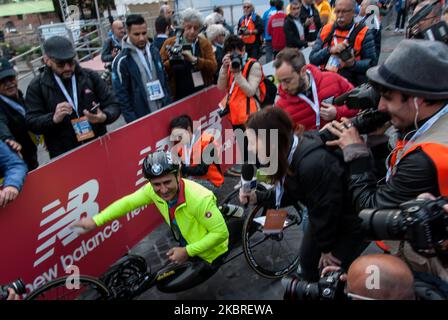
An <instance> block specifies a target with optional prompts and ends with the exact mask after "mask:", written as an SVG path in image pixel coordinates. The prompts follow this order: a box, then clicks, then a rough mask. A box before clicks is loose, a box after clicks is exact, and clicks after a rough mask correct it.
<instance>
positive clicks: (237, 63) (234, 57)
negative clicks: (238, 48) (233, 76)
mask: <svg viewBox="0 0 448 320" xmlns="http://www.w3.org/2000/svg"><path fill="white" fill-rule="evenodd" d="M230 60H231V61H232V62H231V63H230V66H231V68H232V69H241V66H242V65H243V57H242V56H241V55H240V54H239V53H236V52H234V53H232V54H231V55H230Z"/></svg>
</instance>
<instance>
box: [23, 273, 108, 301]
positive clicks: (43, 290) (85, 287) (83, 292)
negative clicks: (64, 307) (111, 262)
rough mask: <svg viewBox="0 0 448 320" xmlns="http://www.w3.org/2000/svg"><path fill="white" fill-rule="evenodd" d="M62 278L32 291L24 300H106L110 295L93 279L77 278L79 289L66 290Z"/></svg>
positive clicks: (87, 277) (64, 279)
mask: <svg viewBox="0 0 448 320" xmlns="http://www.w3.org/2000/svg"><path fill="white" fill-rule="evenodd" d="M69 277H71V278H72V276H64V277H60V278H57V279H55V280H53V281H50V282H48V283H47V284H45V285H44V286H42V287H40V288H38V289H36V290H34V291H33V292H31V293H30V295H29V296H27V298H26V300H106V299H107V298H108V297H109V296H110V294H109V290H108V289H107V287H106V286H105V285H104V284H103V283H102V282H101V281H99V280H98V279H97V278H95V277H90V276H79V284H80V285H79V288H77V289H76V288H74V289H69V288H67V279H68V278H69Z"/></svg>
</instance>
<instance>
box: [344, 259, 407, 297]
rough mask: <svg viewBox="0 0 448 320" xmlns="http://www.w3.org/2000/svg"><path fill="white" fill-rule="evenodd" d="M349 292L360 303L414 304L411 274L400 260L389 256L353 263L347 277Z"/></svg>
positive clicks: (358, 260)
mask: <svg viewBox="0 0 448 320" xmlns="http://www.w3.org/2000/svg"><path fill="white" fill-rule="evenodd" d="M347 291H348V292H347V294H348V295H349V296H351V297H352V298H353V299H360V300H366V299H374V300H415V293H414V277H413V275H412V272H411V270H410V269H409V267H408V266H407V265H406V263H404V262H403V261H402V260H400V259H399V258H397V257H394V256H391V255H386V254H371V255H366V256H361V257H359V258H357V259H356V260H355V261H353V263H352V264H351V266H350V268H349V269H348V273H347Z"/></svg>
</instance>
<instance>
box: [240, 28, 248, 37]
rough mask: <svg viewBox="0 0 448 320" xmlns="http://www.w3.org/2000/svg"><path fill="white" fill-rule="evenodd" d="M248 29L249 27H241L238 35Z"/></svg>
mask: <svg viewBox="0 0 448 320" xmlns="http://www.w3.org/2000/svg"><path fill="white" fill-rule="evenodd" d="M246 31H247V27H244V26H243V27H241V28H240V29H239V30H238V35H240V36H241V35H244V33H245V32H246Z"/></svg>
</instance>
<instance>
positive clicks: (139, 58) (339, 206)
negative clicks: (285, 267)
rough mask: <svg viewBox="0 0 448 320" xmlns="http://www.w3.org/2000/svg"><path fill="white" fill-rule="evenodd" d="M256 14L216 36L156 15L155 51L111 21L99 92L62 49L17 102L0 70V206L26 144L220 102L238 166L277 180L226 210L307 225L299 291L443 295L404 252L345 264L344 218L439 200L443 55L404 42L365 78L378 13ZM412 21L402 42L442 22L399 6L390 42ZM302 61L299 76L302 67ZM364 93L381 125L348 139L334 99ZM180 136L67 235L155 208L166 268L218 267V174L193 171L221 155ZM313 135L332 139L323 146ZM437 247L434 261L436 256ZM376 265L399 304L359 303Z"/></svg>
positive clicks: (446, 99) (89, 135)
mask: <svg viewBox="0 0 448 320" xmlns="http://www.w3.org/2000/svg"><path fill="white" fill-rule="evenodd" d="M269 4H270V8H269V9H268V10H267V11H266V12H265V13H264V14H262V15H260V14H258V13H257V12H256V7H255V6H254V4H253V3H252V2H251V1H250V0H244V1H243V3H242V10H243V12H242V16H241V18H240V19H238V21H237V24H236V25H235V27H234V28H232V27H231V26H229V25H228V24H227V22H226V21H225V19H224V13H223V11H222V8H216V9H215V10H214V12H213V13H212V14H210V15H208V16H207V17H206V18H205V19H203V17H202V15H201V13H200V12H199V11H198V10H196V9H193V8H188V9H186V10H184V11H182V12H180V13H179V16H180V20H179V24H178V25H176V26H174V25H173V23H174V22H173V14H175V13H174V12H173V10H172V9H171V8H170V7H169V6H167V5H163V6H162V7H161V9H160V16H159V17H158V18H157V19H156V20H155V30H156V35H155V37H154V39H152V38H150V37H149V36H148V25H147V22H146V21H145V19H144V18H143V17H142V16H140V15H135V14H131V15H129V16H127V17H126V19H125V21H124V22H123V21H120V20H116V21H114V22H113V23H112V25H111V28H112V34H111V36H110V38H109V39H107V41H106V42H105V43H104V47H103V52H102V55H101V58H102V60H103V61H104V62H105V63H110V64H111V68H112V88H110V87H109V86H108V85H107V84H106V83H105V82H104V81H103V80H102V79H101V77H100V76H99V75H98V74H97V73H96V72H94V71H91V70H88V69H85V68H82V67H81V66H80V65H79V63H78V62H77V61H76V52H75V50H74V46H73V44H72V43H71V42H70V41H69V40H68V39H66V38H64V37H58V36H55V37H52V38H50V39H47V40H46V41H45V43H44V45H43V49H44V62H45V70H44V71H43V72H42V74H40V75H39V76H38V77H36V78H35V79H34V80H33V81H32V82H31V84H30V85H29V87H28V89H27V92H26V96H25V97H24V95H23V93H22V92H21V91H20V90H19V89H18V86H17V74H16V72H15V71H14V68H13V67H12V65H11V64H10V63H9V62H8V60H6V59H1V60H0V139H1V140H2V141H1V142H0V167H1V170H2V172H3V175H4V181H3V189H2V191H1V192H0V205H3V206H5V205H6V204H7V203H8V202H11V201H13V200H14V199H15V198H17V196H18V194H19V192H20V190H21V188H22V185H23V182H24V179H25V176H26V173H27V171H31V170H33V169H35V168H37V167H38V165H39V164H38V161H37V154H36V152H37V149H36V143H37V141H38V140H39V139H40V138H41V137H43V139H44V141H45V145H46V148H47V150H48V152H49V155H50V157H51V158H55V157H58V156H60V155H62V154H64V153H65V152H67V151H69V150H72V149H74V148H76V147H78V146H80V145H82V144H84V143H86V142H89V141H92V140H93V139H95V138H97V137H99V136H101V135H104V134H105V133H106V125H108V124H110V123H112V122H114V121H115V120H117V118H118V117H119V116H120V114H121V115H122V116H123V117H124V119H125V121H126V122H127V123H130V122H133V121H135V120H137V119H139V118H141V117H143V116H146V115H148V114H150V113H152V112H154V111H156V110H159V109H161V108H164V107H165V106H167V105H168V104H170V103H171V102H173V101H177V100H179V99H182V98H185V97H187V96H189V95H191V94H193V93H195V92H198V91H200V90H202V89H204V88H206V87H209V86H211V85H213V84H216V85H217V87H218V89H220V90H221V92H222V93H223V96H224V98H223V100H222V101H221V103H220V107H221V110H220V115H221V116H222V117H228V119H229V121H230V123H231V125H232V128H233V130H234V131H235V133H237V132H245V139H243V140H238V146H239V148H240V151H241V154H242V157H243V160H244V161H246V162H247V161H248V159H249V158H250V155H255V156H256V163H254V165H256V166H257V167H263V165H264V164H266V163H268V162H269V161H271V159H269V158H267V155H268V154H278V158H277V159H275V161H276V162H277V164H278V169H277V171H276V172H275V173H274V174H271V175H268V176H267V179H268V180H269V182H270V183H271V184H272V185H274V186H275V188H272V189H270V190H269V191H264V192H262V191H252V192H251V193H249V194H247V193H244V192H243V191H241V193H240V201H241V204H246V203H247V202H250V203H252V204H258V205H263V206H266V207H271V208H276V209H279V208H281V207H284V206H287V205H290V204H291V203H297V202H300V203H302V204H303V205H304V206H306V208H307V215H308V219H309V224H308V225H307V227H306V230H305V234H304V238H303V242H302V245H301V252H300V268H299V271H298V274H299V275H300V277H301V278H302V279H304V280H306V281H318V279H319V278H320V276H321V274H322V269H323V268H325V267H335V268H342V269H343V270H348V275H347V276H344V280H346V281H348V282H349V289H350V290H351V291H357V292H355V293H353V292H352V294H353V296H354V297H355V298H356V296H358V297H367V298H369V299H381V298H383V299H386V298H390V297H392V298H396V299H401V298H402V299H405V298H410V299H413V298H415V296H414V295H412V294H409V292H408V291H409V290H408V289H409V288H408V287H409V283H411V285H410V286H411V287H412V283H413V279H412V278H413V277H417V273H416V272H419V274H420V273H424V274H430V276H431V277H432V279H433V280H434V282H436V283H439V284H440V286H439V287H440V288H442V289H441V290H442V291H443V288H446V282H448V268H447V265H446V264H445V263H446V261H441V260H440V259H438V258H437V257H432V258H427V257H425V256H422V255H420V254H419V253H417V252H415V250H414V249H413V247H412V246H411V245H410V244H409V243H404V242H401V243H399V244H397V243H390V244H388V246H389V249H390V251H391V252H393V253H394V255H396V256H398V257H399V258H400V259H401V260H400V259H398V260H397V261H396V260H394V259H395V258H393V259H392V260H391V259H389V258H388V257H386V258H381V257H378V258H377V259H376V260H375V257H370V258H365V260H363V259H362V258H358V257H359V255H360V254H361V253H362V252H363V250H364V249H365V248H366V247H367V245H368V244H369V242H368V241H367V239H366V238H365V235H364V234H363V231H362V229H361V222H360V219H359V217H358V214H359V212H360V211H361V210H363V209H366V208H375V209H383V208H384V209H386V208H387V209H390V208H398V207H399V205H400V204H402V203H403V202H406V201H409V200H413V199H415V198H417V197H418V196H421V195H422V194H430V195H426V197H438V196H448V183H447V181H448V180H447V179H448V134H447V133H446V132H448V131H447V130H448V128H447V124H448V118H447V116H448V105H447V103H448V82H447V78H446V74H448V69H447V66H448V60H447V52H448V50H447V45H446V43H442V41H437V40H414V39H410V40H403V41H401V43H400V44H399V45H398V47H397V48H396V49H395V50H394V51H393V52H392V54H391V55H390V56H389V57H388V58H387V59H386V60H385V62H384V63H382V64H381V65H379V66H377V64H378V60H379V54H380V52H381V30H382V26H381V16H372V18H371V19H370V20H367V19H368V18H369V17H370V16H371V10H372V6H374V7H377V8H379V9H382V10H385V8H387V7H388V6H389V7H390V6H391V3H390V2H382V1H378V2H377V1H375V0H363V1H362V2H359V3H358V2H357V1H355V0H336V1H331V2H328V1H327V0H316V1H313V0H302V1H299V0H292V1H290V3H289V4H288V5H287V6H285V3H284V2H283V0H272V1H270V2H269ZM412 6H414V7H415V9H414V11H413V13H412V14H413V17H415V16H416V14H418V13H419V12H426V16H424V17H423V18H421V19H420V20H419V21H417V22H416V23H415V24H413V25H412V26H411V27H412V28H410V29H412V30H411V32H409V34H408V36H409V37H412V38H425V36H424V32H425V30H427V29H428V28H431V27H432V26H434V25H435V24H437V23H439V22H440V21H442V20H443V19H446V17H447V15H448V14H447V10H446V9H444V10H443V6H442V5H441V4H440V3H434V1H427V0H425V1H423V2H420V3H417V2H412V1H405V0H399V1H396V8H397V10H398V11H397V25H396V26H397V29H402V28H403V27H404V23H405V22H406V13H407V12H408V11H409V8H410V7H412ZM415 19H416V18H415ZM411 20H412V18H411ZM367 21H370V22H369V23H367ZM410 25H411V22H410ZM307 47H310V48H311V53H310V55H309V62H310V63H308V64H307V63H306V59H305V56H304V54H303V52H302V50H303V49H305V48H307ZM262 57H263V59H264V61H265V62H270V61H272V60H274V62H273V67H274V69H275V79H276V80H275V81H276V83H277V96H276V98H275V102H274V103H269V104H267V103H266V101H267V100H268V99H269V98H271V97H270V96H271V95H272V92H270V90H269V89H270V85H272V83H271V82H270V80H269V79H267V78H266V77H265V75H264V73H263V67H262V64H261V62H260V61H261V58H262ZM443 70H445V71H443ZM445 72H446V73H445ZM366 84H368V85H369V86H370V87H371V88H373V90H374V92H376V94H377V95H378V97H379V98H378V101H377V106H376V107H377V109H378V111H379V112H380V113H385V114H388V115H389V116H390V121H388V122H387V123H382V124H381V125H378V127H377V128H376V129H377V130H375V131H374V132H373V131H372V132H369V133H368V134H367V135H360V133H359V131H361V130H362V129H363V128H359V127H357V125H355V121H354V120H353V119H354V118H355V117H357V116H358V115H359V114H360V112H361V111H360V109H362V106H359V108H353V107H352V106H349V105H348V103H347V102H342V103H339V104H336V103H335V98H337V97H340V96H341V95H343V94H347V93H349V92H350V91H351V90H352V89H353V88H354V87H358V86H361V85H366ZM274 96H275V94H274ZM195 129H196V128H194V127H193V121H192V119H191V117H190V116H189V115H187V114H185V115H182V116H179V117H176V118H174V119H172V121H171V123H170V124H169V128H167V130H168V131H169V133H170V137H171V141H172V142H173V144H174V145H177V147H178V149H177V150H176V152H175V154H176V156H178V157H179V158H180V159H181V160H182V161H181V162H182V164H181V165H180V166H179V165H177V164H175V163H174V162H173V160H172V159H171V155H170V154H169V153H168V154H166V153H164V152H155V153H153V154H150V155H149V156H148V157H147V159H146V160H145V162H144V163H143V172H144V173H145V176H146V178H147V179H148V180H149V183H148V184H147V185H145V186H144V187H143V188H141V189H140V190H138V191H136V192H135V193H134V194H132V195H129V196H126V197H125V198H123V199H120V200H118V201H117V202H115V203H113V204H112V205H110V206H109V207H107V208H106V209H105V210H103V211H102V212H101V213H100V214H99V215H98V216H95V217H94V218H93V219H92V218H86V219H83V220H81V221H80V222H78V223H77V224H75V226H77V227H81V228H83V229H84V231H90V230H93V229H94V228H95V227H97V226H101V225H103V224H104V223H106V222H108V221H111V220H113V219H116V218H118V217H120V216H122V215H123V214H125V213H126V212H128V211H130V210H132V209H134V208H137V207H139V206H142V205H144V204H151V203H155V205H156V206H157V207H158V209H159V211H160V212H161V214H162V216H163V217H164V218H165V220H166V222H167V223H168V224H169V225H170V227H171V228H172V229H173V228H175V229H176V230H177V232H180V241H179V242H180V245H179V247H175V248H172V249H171V250H170V251H169V253H168V256H169V259H170V260H171V261H172V262H175V263H184V262H186V261H187V260H191V261H194V263H195V264H196V265H197V266H198V267H197V268H205V269H206V270H207V272H208V274H209V275H211V274H213V273H214V272H216V268H217V267H218V266H219V265H220V264H221V262H222V259H223V258H224V257H225V256H226V253H227V251H228V238H229V232H228V230H227V227H226V225H225V223H224V220H223V217H222V215H221V213H220V211H219V209H218V208H217V204H216V197H215V196H214V192H216V190H218V189H219V188H220V186H221V185H222V184H223V183H224V181H225V174H224V172H223V171H222V168H221V166H220V164H219V162H216V163H212V164H209V163H205V162H204V161H203V160H202V159H201V157H198V155H201V154H203V152H204V150H205V149H210V148H211V149H212V154H211V155H212V157H214V155H216V154H220V153H221V146H219V145H218V144H217V143H216V141H215V140H214V137H213V136H211V135H209V134H207V133H205V132H204V133H200V134H199V135H198V134H197V132H196V131H195ZM263 130H268V131H269V130H275V131H276V133H277V134H278V141H276V142H275V143H274V142H272V141H271V142H270V143H269V142H267V141H266V140H263V139H262V136H261V135H260V132H262V131H263ZM323 131H326V132H327V133H328V132H329V133H330V134H331V135H332V136H333V139H331V140H326V139H323V138H322V135H321V133H322V132H323ZM373 136H381V137H383V140H382V141H383V142H382V143H383V144H386V145H389V144H390V145H391V146H392V151H390V153H389V155H388V156H387V163H386V167H385V168H384V170H376V169H375V168H376V167H381V166H383V167H384V165H383V162H382V163H380V164H378V162H379V160H378V158H381V157H376V154H375V152H373V151H372V150H374V149H373V148H372V145H371V144H370V141H371V140H372V138H373ZM384 138H386V139H384ZM389 138H390V139H389ZM389 140H390V141H392V142H389ZM179 146H180V147H179ZM381 159H382V158H381ZM381 172H384V173H386V174H381ZM228 174H230V175H235V176H238V175H240V174H241V167H240V166H238V165H234V166H233V167H231V168H230V169H229V171H228ZM424 197H425V196H424ZM185 203H187V206H183V205H184V204H185ZM445 210H446V211H447V213H448V208H447V207H445ZM192 219H193V220H194V223H192V222H191V221H192ZM441 246H442V249H443V250H448V246H447V245H446V243H444V244H441ZM360 259H361V260H360ZM371 260H372V261H373V262H371ZM366 261H367V262H366ZM375 261H377V263H378V265H380V266H383V267H384V270H386V271H387V272H386V271H385V273H384V274H385V275H387V276H389V274H391V273H393V272H396V273H398V274H399V276H396V277H390V276H389V278H388V280H387V281H389V280H390V281H393V280H394V279H395V281H401V279H405V280H403V282H402V283H401V285H402V287H403V288H405V289H403V290H401V289H400V290H398V291H399V292H397V294H396V295H386V291H387V290H384V294H385V295H384V296H381V295H379V294H378V292H376V293H374V294H371V291H369V290H365V288H361V287H360V286H359V285H358V284H359V283H358V282H359V281H360V280H359V279H360V276H359V274H360V273H361V274H362V270H361V269H362V268H363V266H365V265H367V263H375ZM403 261H404V262H405V263H403ZM396 266H399V267H396ZM409 268H410V269H409ZM360 270H361V271H360ZM397 270H398V271H397ZM400 270H402V271H403V272H402V273H400ZM410 270H412V272H411V271H410ZM207 272H206V273H207ZM324 273H325V272H324ZM391 278H392V280H391ZM350 279H352V280H351V281H350ZM350 282H351V284H350ZM388 287H390V286H388ZM353 288H358V289H353ZM389 293H390V291H389ZM445 293H446V294H448V292H445Z"/></svg>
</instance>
